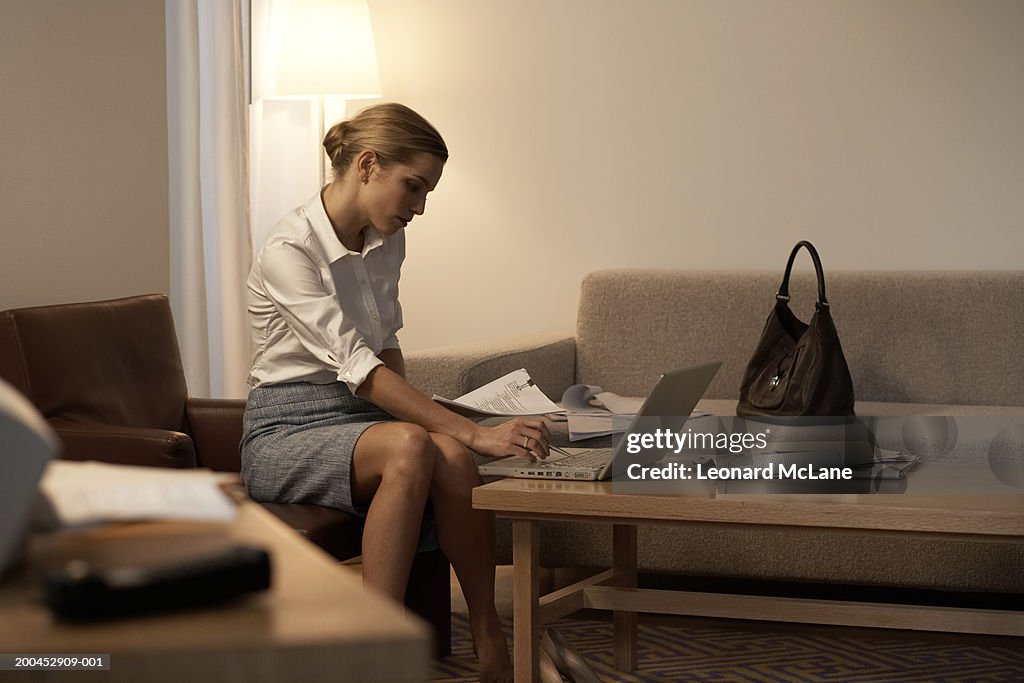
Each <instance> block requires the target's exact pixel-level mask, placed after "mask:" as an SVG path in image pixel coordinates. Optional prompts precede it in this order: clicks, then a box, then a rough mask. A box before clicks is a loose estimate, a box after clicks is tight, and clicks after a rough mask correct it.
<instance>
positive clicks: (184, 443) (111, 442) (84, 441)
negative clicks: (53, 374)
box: [50, 420, 196, 467]
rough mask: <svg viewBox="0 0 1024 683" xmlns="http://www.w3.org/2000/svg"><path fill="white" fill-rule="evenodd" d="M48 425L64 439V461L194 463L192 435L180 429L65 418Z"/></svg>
mask: <svg viewBox="0 0 1024 683" xmlns="http://www.w3.org/2000/svg"><path fill="white" fill-rule="evenodd" d="M50 426H51V427H53V429H54V431H56V432H57V436H59V437H60V439H61V441H63V442H64V453H63V455H62V457H64V458H66V459H68V460H100V461H102V462H109V463H115V464H119V465H146V466H149V467H195V466H196V450H195V446H194V445H193V444H192V438H191V437H189V435H188V434H182V433H181V432H173V431H169V430H165V429H149V428H146V427H122V426H118V425H107V424H100V423H90V422H69V421H67V420H51V421H50Z"/></svg>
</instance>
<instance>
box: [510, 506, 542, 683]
mask: <svg viewBox="0 0 1024 683" xmlns="http://www.w3.org/2000/svg"><path fill="white" fill-rule="evenodd" d="M539 554H540V543H539V534H538V531H537V524H536V523H535V522H533V521H532V520H528V519H514V520H512V619H513V621H512V633H513V639H514V645H515V653H514V657H515V659H514V662H513V664H514V665H515V680H516V683H532V682H533V681H536V680H538V674H539V668H538V655H539V650H540V647H539V645H540V632H539V628H540V624H539V623H537V622H538V603H539V601H540V583H539V580H538V577H539V573H540V570H539Z"/></svg>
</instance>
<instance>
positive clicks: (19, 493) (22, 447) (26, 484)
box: [0, 379, 60, 575]
mask: <svg viewBox="0 0 1024 683" xmlns="http://www.w3.org/2000/svg"><path fill="white" fill-rule="evenodd" d="M59 451H60V440H59V439H58V438H57V435H56V434H55V433H54V431H53V430H52V429H50V427H49V425H47V424H46V421H45V420H44V419H43V416H42V415H40V414H39V411H37V410H36V409H35V407H33V406H32V404H31V403H29V402H28V400H27V399H26V398H25V397H24V396H22V395H21V394H19V393H18V392H17V391H16V390H15V389H14V388H13V387H11V385H9V384H7V383H6V382H4V381H3V380H2V379H0V575H3V573H4V570H5V569H9V568H10V567H11V565H13V564H14V563H15V562H16V561H17V560H18V559H19V554H20V551H21V550H22V540H23V537H24V534H25V531H26V529H27V527H28V524H29V518H30V514H31V512H32V509H33V506H34V503H35V501H36V496H37V491H38V485H39V479H40V478H41V477H42V475H43V470H44V469H45V468H46V463H47V462H49V461H50V459H51V458H53V457H55V456H56V455H57V453H58V452H59Z"/></svg>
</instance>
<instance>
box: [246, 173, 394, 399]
mask: <svg viewBox="0 0 1024 683" xmlns="http://www.w3.org/2000/svg"><path fill="white" fill-rule="evenodd" d="M365 237H366V239H365V243H364V245H363V250H362V252H355V251H349V250H348V249H347V248H346V247H345V246H344V245H342V244H341V241H340V240H339V239H338V237H337V235H336V234H335V232H334V228H333V227H332V226H331V221H330V220H329V219H328V218H327V211H326V210H325V209H324V205H323V201H322V200H321V199H320V193H319V192H318V193H317V194H316V196H314V197H313V198H312V199H310V200H309V202H307V203H306V205H305V206H301V207H299V208H297V209H296V210H295V211H293V212H291V213H290V214H288V215H287V216H285V217H284V218H283V219H281V221H280V222H279V223H278V224H277V225H276V226H274V229H273V230H272V231H271V233H270V235H269V236H268V237H267V241H266V242H265V243H264V245H263V247H262V249H260V252H259V254H258V255H257V257H256V260H255V262H254V263H253V267H252V270H251V271H250V273H249V280H248V283H247V285H248V294H247V297H248V310H249V334H250V342H251V349H252V370H251V371H250V373H249V387H250V388H252V387H258V386H263V385H265V384H280V383H282V382H299V381H302V382H310V383H312V384H328V383H330V382H336V381H340V382H344V383H345V384H346V385H348V388H349V390H350V391H351V392H352V393H353V394H355V392H356V389H357V388H358V387H359V385H360V384H362V382H363V380H365V379H366V376H367V375H368V374H370V371H371V370H373V369H374V368H375V367H377V366H378V365H381V364H382V361H381V360H380V359H379V358H378V357H377V355H378V354H379V353H380V352H381V351H382V350H384V349H391V348H399V344H398V337H397V336H396V333H397V332H398V330H400V329H401V328H402V308H401V306H400V305H399V303H398V279H399V275H400V271H401V268H402V261H403V260H404V259H405V231H404V229H403V230H399V231H398V232H397V233H395V234H394V235H392V236H391V237H387V238H385V237H384V236H383V235H381V234H380V233H379V232H377V231H376V230H374V229H373V228H372V227H367V228H366V234H365Z"/></svg>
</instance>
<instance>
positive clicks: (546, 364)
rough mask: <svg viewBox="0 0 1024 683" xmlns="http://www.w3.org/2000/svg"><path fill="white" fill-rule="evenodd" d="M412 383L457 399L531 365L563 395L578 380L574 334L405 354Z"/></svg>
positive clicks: (546, 387)
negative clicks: (576, 376) (576, 375)
mask: <svg viewBox="0 0 1024 683" xmlns="http://www.w3.org/2000/svg"><path fill="white" fill-rule="evenodd" d="M405 367H406V375H407V376H408V379H409V382H410V383H412V384H413V385H414V386H416V387H418V388H420V389H422V390H423V391H425V392H426V393H428V394H439V395H440V396H444V397H445V398H456V397H458V396H461V395H463V394H465V393H466V392H468V391H472V390H473V389H476V388H477V387H479V386H481V385H483V384H486V383H487V382H490V381H492V380H495V379H497V378H499V377H501V376H502V375H505V374H507V373H509V372H512V371H513V370H517V369H519V368H526V370H527V371H528V372H529V373H530V377H532V378H533V380H534V381H535V382H536V383H537V386H538V387H540V389H541V391H543V392H544V393H545V394H546V395H547V396H548V398H550V399H551V400H553V401H557V400H559V399H561V397H562V393H564V392H565V390H566V389H567V388H568V387H570V386H571V385H572V384H573V382H574V381H575V373H576V340H575V339H574V338H573V337H553V336H548V337H530V338H526V339H520V340H517V341H513V342H511V343H505V344H500V345H498V344H486V345H485V344H474V345H464V346H446V347H441V348H437V349H430V350H427V351H414V352H411V353H409V354H408V355H407V356H406V358H405Z"/></svg>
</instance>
